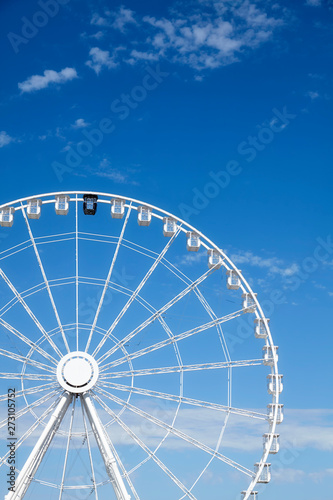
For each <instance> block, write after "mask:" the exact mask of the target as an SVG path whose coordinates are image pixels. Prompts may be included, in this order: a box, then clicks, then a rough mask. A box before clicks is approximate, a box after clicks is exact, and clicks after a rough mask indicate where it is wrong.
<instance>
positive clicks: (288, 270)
mask: <svg viewBox="0 0 333 500" xmlns="http://www.w3.org/2000/svg"><path fill="white" fill-rule="evenodd" d="M231 260H233V261H234V262H235V264H237V265H242V264H248V265H250V266H254V267H259V268H264V269H267V270H268V271H269V272H270V273H271V274H275V275H276V274H277V275H280V276H282V277H288V276H292V275H293V274H295V273H297V272H298V270H299V266H298V264H296V263H292V264H289V265H286V264H285V263H284V262H283V260H282V259H278V258H277V257H269V258H263V257H260V256H258V255H254V254H253V253H252V252H237V253H234V254H232V255H231Z"/></svg>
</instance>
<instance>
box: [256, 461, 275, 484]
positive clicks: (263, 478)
mask: <svg viewBox="0 0 333 500" xmlns="http://www.w3.org/2000/svg"><path fill="white" fill-rule="evenodd" d="M260 466H261V464H259V463H256V464H254V472H255V473H256V474H257V472H258V470H259V467H260ZM270 480H271V464H264V467H263V469H262V471H261V474H260V476H259V479H258V483H269V482H270Z"/></svg>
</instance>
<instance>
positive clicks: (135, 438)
mask: <svg viewBox="0 0 333 500" xmlns="http://www.w3.org/2000/svg"><path fill="white" fill-rule="evenodd" d="M93 397H94V399H95V400H96V401H97V402H98V403H99V404H100V405H101V407H102V408H103V409H104V410H105V411H106V412H107V413H108V414H109V415H110V416H111V417H112V418H114V420H115V421H116V422H118V424H119V425H120V426H121V427H122V429H123V430H124V431H125V432H126V433H127V434H128V435H129V436H130V437H131V438H132V440H133V441H134V442H135V443H137V444H138V445H139V447H140V448H141V449H142V450H144V451H145V452H146V453H147V455H148V457H149V458H151V459H152V460H153V461H154V462H155V463H156V464H157V465H158V466H159V468H160V469H161V470H162V471H163V472H164V473H165V474H166V475H167V476H168V477H169V478H170V479H171V480H172V481H173V482H174V483H175V484H176V485H177V486H178V487H179V488H180V489H181V490H182V491H183V493H185V494H186V495H187V496H188V498H191V499H192V500H196V498H195V497H194V496H193V495H192V493H191V492H190V491H189V490H188V489H187V488H186V486H185V485H184V484H183V483H182V482H181V481H180V480H179V479H178V478H177V477H176V476H175V474H173V472H171V471H170V469H168V467H167V466H166V465H165V464H164V463H163V462H162V460H160V459H159V458H158V457H157V456H156V455H155V452H153V451H152V450H151V449H150V448H149V447H148V446H147V445H146V444H145V443H144V442H143V441H142V440H141V439H140V438H139V437H138V436H137V435H136V434H135V432H134V431H132V429H130V428H129V427H128V426H127V425H126V424H125V422H123V420H122V419H121V418H120V417H119V416H118V415H117V414H116V413H114V412H113V411H112V410H111V408H109V406H108V405H107V404H105V403H104V401H103V400H102V399H101V398H100V397H99V396H98V395H97V394H93ZM146 461H147V460H143V461H142V463H144V462H146ZM136 468H137V467H136ZM136 468H135V469H136ZM133 471H134V470H133Z"/></svg>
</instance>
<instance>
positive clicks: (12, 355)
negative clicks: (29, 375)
mask: <svg viewBox="0 0 333 500" xmlns="http://www.w3.org/2000/svg"><path fill="white" fill-rule="evenodd" d="M0 356H5V357H6V358H9V359H15V360H16V361H20V362H21V363H27V364H29V365H31V366H34V367H35V368H39V369H40V370H45V371H47V372H51V373H55V369H54V368H52V367H50V366H47V365H44V363H40V362H39V361H35V360H33V359H28V358H26V357H25V356H21V355H20V354H16V353H15V352H12V351H6V350H5V349H0Z"/></svg>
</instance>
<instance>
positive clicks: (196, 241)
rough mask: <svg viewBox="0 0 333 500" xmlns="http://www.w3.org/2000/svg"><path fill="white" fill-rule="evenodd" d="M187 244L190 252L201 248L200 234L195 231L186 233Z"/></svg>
mask: <svg viewBox="0 0 333 500" xmlns="http://www.w3.org/2000/svg"><path fill="white" fill-rule="evenodd" d="M186 238H187V244H186V248H187V250H188V251H189V252H197V251H198V250H199V248H200V245H201V241H200V236H199V235H198V234H197V233H195V232H194V231H189V232H188V233H186Z"/></svg>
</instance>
